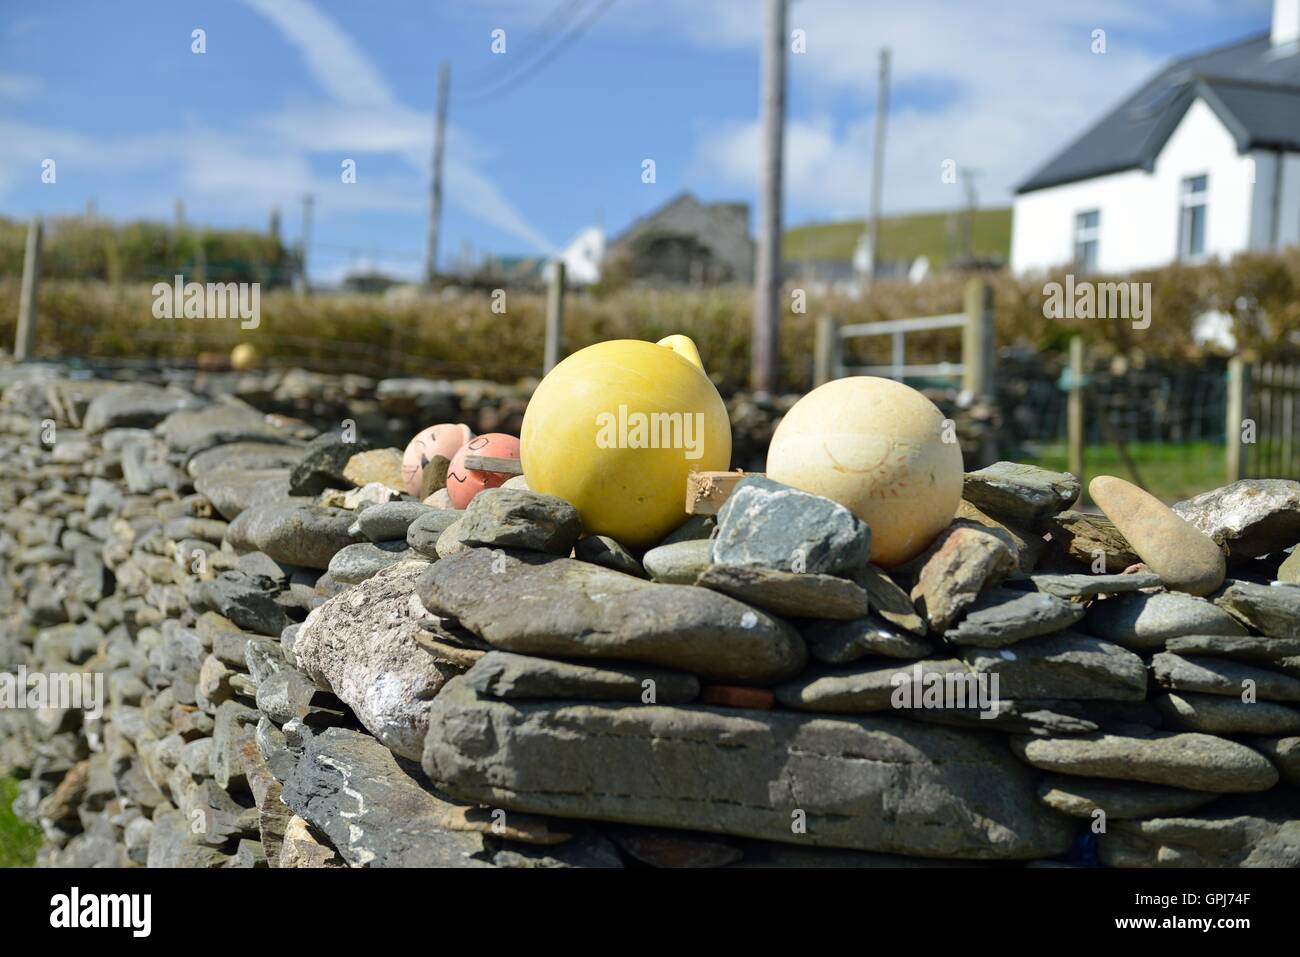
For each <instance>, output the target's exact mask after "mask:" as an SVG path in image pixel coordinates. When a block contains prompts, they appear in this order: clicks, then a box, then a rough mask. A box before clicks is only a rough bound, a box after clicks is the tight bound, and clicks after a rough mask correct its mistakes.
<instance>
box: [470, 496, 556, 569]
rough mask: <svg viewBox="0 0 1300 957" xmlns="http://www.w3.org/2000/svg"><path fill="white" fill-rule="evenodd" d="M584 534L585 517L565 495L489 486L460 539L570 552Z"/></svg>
mask: <svg viewBox="0 0 1300 957" xmlns="http://www.w3.org/2000/svg"><path fill="white" fill-rule="evenodd" d="M581 534H582V517H581V516H580V515H579V514H578V510H577V509H576V508H574V507H573V506H572V505H570V504H569V503H568V502H566V501H565V500H564V499H562V498H557V497H556V496H554V495H542V494H541V493H539V492H530V491H528V490H526V489H518V488H487V489H484V490H483V491H481V492H479V493H478V494H477V495H475V496H474V500H473V501H471V502H470V503H469V506H468V507H467V508H466V509H465V517H464V518H463V519H462V521H461V529H460V540H461V541H462V542H464V543H465V544H467V545H471V546H475V547H485V548H526V549H529V550H531V551H537V552H546V553H547V554H550V555H568V554H569V552H570V551H572V550H573V543H574V542H576V541H577V540H578V536H579V535H581Z"/></svg>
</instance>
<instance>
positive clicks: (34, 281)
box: [14, 216, 45, 362]
mask: <svg viewBox="0 0 1300 957" xmlns="http://www.w3.org/2000/svg"><path fill="white" fill-rule="evenodd" d="M44 235H45V225H44V224H43V223H42V222H41V218H40V217H39V216H33V217H32V222H31V225H30V226H28V227H27V249H26V251H25V253H24V255H23V285H22V289H21V291H20V292H19V294H18V329H17V334H16V335H15V336H14V358H15V359H17V360H18V361H19V362H22V361H23V360H24V359H30V358H31V357H32V353H34V352H35V351H36V296H37V293H38V292H39V291H40V280H41V243H42V240H43V237H44Z"/></svg>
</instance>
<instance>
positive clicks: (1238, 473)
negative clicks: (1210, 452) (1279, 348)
mask: <svg viewBox="0 0 1300 957" xmlns="http://www.w3.org/2000/svg"><path fill="white" fill-rule="evenodd" d="M1249 375H1250V370H1249V368H1248V367H1247V365H1246V360H1245V359H1244V358H1243V357H1241V356H1233V357H1232V358H1231V359H1229V360H1228V412H1227V421H1226V422H1225V423H1224V445H1225V447H1226V452H1227V455H1226V466H1227V468H1226V477H1227V480H1228V483H1229V484H1231V483H1233V482H1236V481H1238V480H1240V479H1243V478H1245V477H1246V466H1247V463H1246V449H1245V446H1244V444H1243V443H1242V440H1241V439H1242V435H1241V430H1242V425H1243V423H1244V422H1245V419H1246V389H1247V385H1248V380H1249Z"/></svg>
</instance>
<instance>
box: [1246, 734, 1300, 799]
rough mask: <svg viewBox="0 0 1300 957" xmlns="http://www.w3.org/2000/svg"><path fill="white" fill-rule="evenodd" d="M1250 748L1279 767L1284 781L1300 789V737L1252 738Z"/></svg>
mask: <svg viewBox="0 0 1300 957" xmlns="http://www.w3.org/2000/svg"><path fill="white" fill-rule="evenodd" d="M1250 746H1251V747H1252V748H1254V749H1255V750H1256V751H1258V752H1260V753H1261V754H1264V755H1266V756H1267V757H1268V759H1269V760H1270V761H1272V762H1273V764H1275V765H1276V766H1277V769H1278V770H1279V771H1280V772H1282V780H1283V781H1285V782H1286V783H1287V784H1289V785H1291V787H1300V736H1298V735H1294V734H1292V735H1284V736H1280V737H1279V736H1272V737H1267V738H1252V739H1251V741H1250Z"/></svg>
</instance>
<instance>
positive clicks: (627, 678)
mask: <svg viewBox="0 0 1300 957" xmlns="http://www.w3.org/2000/svg"><path fill="white" fill-rule="evenodd" d="M465 682H466V683H467V684H468V685H470V686H471V687H472V688H473V689H474V690H475V691H477V692H479V693H480V694H483V695H486V696H487V697H489V698H500V699H502V700H515V699H527V698H552V699H554V698H562V699H576V700H580V701H639V702H643V703H646V704H686V703H687V702H690V701H693V700H695V698H696V697H697V696H698V695H699V693H700V682H699V679H698V678H696V677H695V676H694V675H688V674H685V673H684V672H680V671H669V670H668V669H666V668H651V667H647V666H645V665H634V666H628V665H619V664H615V663H613V662H607V663H601V664H598V665H585V664H576V663H574V662H568V661H555V660H553V659H550V658H536V657H534V656H532V655H516V654H511V653H510V652H508V651H489V652H488V653H487V654H486V655H484V656H483V657H481V658H480V659H479V660H478V661H477V662H475V664H474V666H473V667H472V668H470V669H469V671H467V672H466V673H465Z"/></svg>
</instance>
